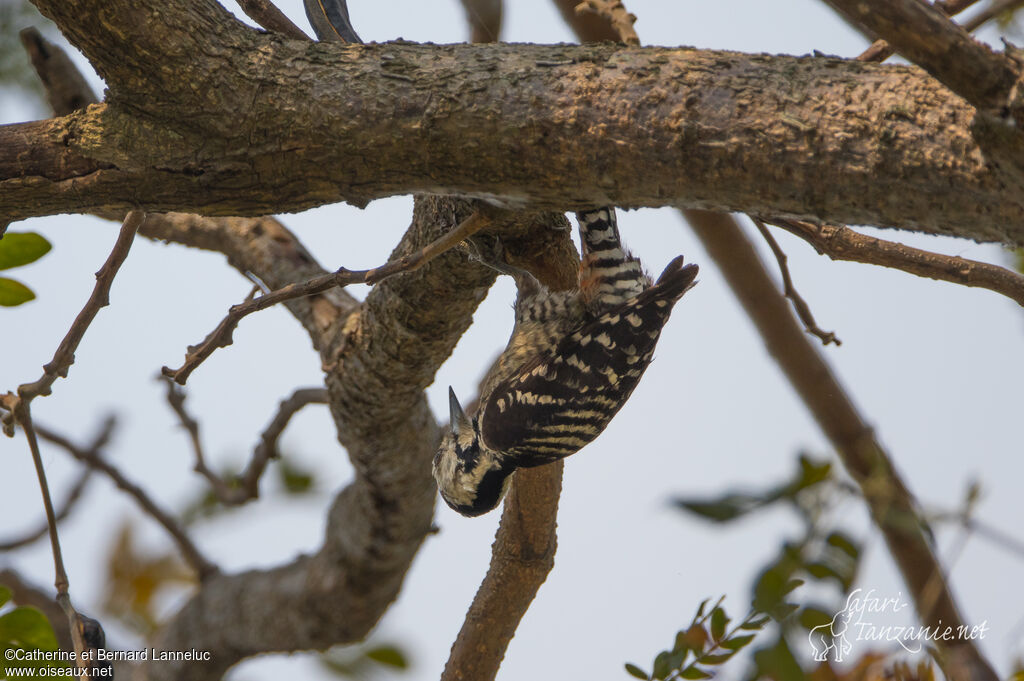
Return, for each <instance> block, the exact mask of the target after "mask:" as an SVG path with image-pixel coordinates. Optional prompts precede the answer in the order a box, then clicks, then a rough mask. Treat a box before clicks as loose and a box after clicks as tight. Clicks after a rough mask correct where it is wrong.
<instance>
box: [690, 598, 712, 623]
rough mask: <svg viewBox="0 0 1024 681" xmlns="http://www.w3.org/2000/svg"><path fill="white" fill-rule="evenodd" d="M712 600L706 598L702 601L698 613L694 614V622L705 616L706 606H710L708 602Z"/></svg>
mask: <svg viewBox="0 0 1024 681" xmlns="http://www.w3.org/2000/svg"><path fill="white" fill-rule="evenodd" d="M710 602H711V599H710V598H705V599H704V600H703V601H701V602H700V607H699V608H697V614H696V615H694V616H693V621H694V622H696V621H697V620H699V619H700V618H701V617H703V616H704V608H706V607H708V603H710Z"/></svg>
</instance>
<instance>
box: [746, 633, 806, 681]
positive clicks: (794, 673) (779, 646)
mask: <svg viewBox="0 0 1024 681" xmlns="http://www.w3.org/2000/svg"><path fill="white" fill-rule="evenodd" d="M754 665H755V667H756V671H755V674H754V675H753V678H759V679H760V678H767V679H775V680H776V681H807V674H805V673H804V670H803V669H802V668H801V667H800V663H799V662H797V660H796V657H794V656H793V651H791V650H790V649H789V645H788V644H787V643H786V639H784V638H779V639H778V640H777V641H776V642H775V645H774V646H770V647H768V648H760V649H758V650H755V651H754Z"/></svg>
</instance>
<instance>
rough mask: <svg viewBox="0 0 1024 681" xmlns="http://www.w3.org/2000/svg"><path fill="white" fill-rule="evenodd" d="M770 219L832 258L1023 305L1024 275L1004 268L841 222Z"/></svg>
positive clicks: (774, 223)
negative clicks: (861, 230) (972, 289)
mask: <svg viewBox="0 0 1024 681" xmlns="http://www.w3.org/2000/svg"><path fill="white" fill-rule="evenodd" d="M769 222H771V223H772V224H773V225H777V226H778V227H781V228H783V229H785V230H786V231H788V232H791V233H793V234H795V235H797V236H798V237H800V238H801V239H803V240H804V241H806V242H808V243H809V244H811V245H812V246H813V247H814V248H815V250H817V251H818V252H819V253H823V254H825V255H827V256H828V257H830V258H832V259H833V260H849V261H852V262H861V263H866V264H868V265H880V266H882V267H892V268H893V269H897V270H902V271H904V272H908V273H910V274H915V275H917V276H919V277H926V278H928V279H936V280H938V281H948V282H951V283H954V284H962V285H963V286H971V287H977V288H985V289H988V290H990V291H995V292H996V293H999V294H1002V295H1004V296H1006V297H1007V298H1009V299H1011V300H1013V301H1015V302H1016V303H1017V304H1018V305H1021V306H1022V307H1024V276H1022V275H1020V274H1018V273H1016V272H1014V271H1013V270H1010V269H1007V268H1005V267H1000V266H998V265H993V264H991V263H987V262H980V261H978V260H968V259H967V258H961V257H960V256H954V255H943V254H941V253H934V252H932V251H925V250H922V249H920V248H913V247H912V246H905V245H904V244H900V243H896V242H894V241H886V240H884V239H878V238H875V237H873V236H868V235H866V234H861V233H859V232H856V231H854V230H852V229H850V228H849V227H844V226H842V225H815V224H812V223H810V222H803V221H801V220H785V219H782V218H778V219H773V220H769Z"/></svg>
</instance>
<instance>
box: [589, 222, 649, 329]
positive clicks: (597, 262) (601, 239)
mask: <svg viewBox="0 0 1024 681" xmlns="http://www.w3.org/2000/svg"><path fill="white" fill-rule="evenodd" d="M576 219H577V220H579V223H580V243H581V245H582V248H583V262H582V263H581V264H580V291H581V292H582V293H583V299H584V301H585V303H586V304H587V306H588V307H590V308H591V311H592V312H595V313H597V314H600V313H602V312H604V311H606V310H610V309H612V308H614V307H616V306H618V305H621V304H622V303H624V302H626V301H627V300H629V299H630V298H634V297H636V296H637V295H639V294H640V293H641V292H642V291H644V290H645V289H647V288H648V287H650V285H651V280H650V277H648V276H647V275H646V274H644V270H643V267H642V266H641V265H640V261H639V260H637V259H636V258H634V257H633V256H632V255H631V254H630V253H629V251H627V250H626V249H625V248H623V246H622V241H621V240H620V238H619V226H618V222H617V221H616V219H615V209H614V208H599V209H597V210H592V211H586V212H580V213H577V214H576Z"/></svg>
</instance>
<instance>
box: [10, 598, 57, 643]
mask: <svg viewBox="0 0 1024 681" xmlns="http://www.w3.org/2000/svg"><path fill="white" fill-rule="evenodd" d="M0 645H3V646H5V647H19V648H25V649H26V650H57V636H56V635H55V634H54V633H53V627H51V626H50V621H49V620H48V619H46V615H44V614H43V613H41V612H39V611H38V610H36V609H35V608H32V607H29V606H22V607H19V608H15V609H14V610H11V611H10V612H8V613H5V614H4V615H0Z"/></svg>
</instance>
